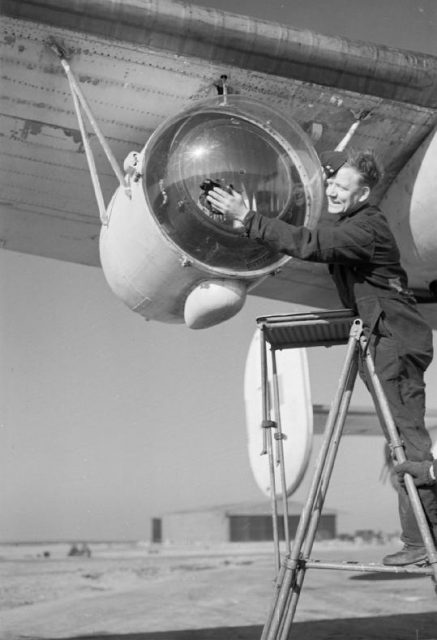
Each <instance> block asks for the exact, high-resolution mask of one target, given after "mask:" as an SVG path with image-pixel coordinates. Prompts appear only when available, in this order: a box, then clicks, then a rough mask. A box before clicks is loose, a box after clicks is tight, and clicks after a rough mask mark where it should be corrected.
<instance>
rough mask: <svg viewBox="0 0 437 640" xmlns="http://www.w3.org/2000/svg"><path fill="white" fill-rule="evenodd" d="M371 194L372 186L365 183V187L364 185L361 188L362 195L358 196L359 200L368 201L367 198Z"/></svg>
mask: <svg viewBox="0 0 437 640" xmlns="http://www.w3.org/2000/svg"><path fill="white" fill-rule="evenodd" d="M369 196H370V187H369V186H367V184H365V185H364V187H362V189H361V195H360V197H359V198H358V201H359V202H366V200H368V198H369Z"/></svg>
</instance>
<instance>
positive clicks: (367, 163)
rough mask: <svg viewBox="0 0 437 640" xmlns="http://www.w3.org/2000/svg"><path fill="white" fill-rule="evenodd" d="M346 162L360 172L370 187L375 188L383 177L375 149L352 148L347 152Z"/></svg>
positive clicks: (362, 178)
mask: <svg viewBox="0 0 437 640" xmlns="http://www.w3.org/2000/svg"><path fill="white" fill-rule="evenodd" d="M346 164H347V165H348V166H349V167H352V169H355V171H357V172H358V173H359V174H360V176H361V180H362V182H363V184H365V185H367V186H368V187H370V189H373V187H374V186H375V185H376V184H377V183H378V182H379V181H380V180H381V178H382V169H381V166H380V164H379V162H378V160H377V158H376V157H375V154H374V153H373V151H354V150H352V149H350V150H348V152H347V162H346Z"/></svg>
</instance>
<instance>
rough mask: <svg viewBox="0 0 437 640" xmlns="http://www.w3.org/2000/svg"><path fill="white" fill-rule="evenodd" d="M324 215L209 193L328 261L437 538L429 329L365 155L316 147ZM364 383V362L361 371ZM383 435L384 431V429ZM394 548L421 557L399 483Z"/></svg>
mask: <svg viewBox="0 0 437 640" xmlns="http://www.w3.org/2000/svg"><path fill="white" fill-rule="evenodd" d="M322 164H323V166H324V170H325V174H326V178H327V179H326V196H327V203H328V213H330V214H333V215H332V216H329V217H327V218H324V219H322V220H321V221H320V223H319V225H318V226H317V227H316V228H315V229H314V230H309V229H307V228H305V227H303V226H294V225H291V224H288V223H287V222H285V221H283V220H278V219H271V218H267V217H265V216H263V215H262V214H261V213H258V212H256V211H251V210H249V208H248V207H247V205H246V203H245V201H244V199H243V197H242V196H241V195H240V194H239V193H238V192H236V191H232V192H231V193H228V192H226V191H224V190H223V189H220V188H215V189H214V190H212V191H210V193H209V195H208V199H209V201H210V202H211V204H212V205H213V206H214V208H215V209H218V210H219V211H221V212H222V213H223V214H225V215H226V216H228V217H230V218H232V219H234V220H237V221H239V222H240V223H241V227H242V232H243V233H245V234H247V236H248V237H249V238H252V239H256V240H259V241H262V242H265V243H266V244H267V245H269V246H270V247H272V248H274V249H275V250H276V251H280V252H282V253H285V254H287V255H291V256H293V257H296V258H300V259H302V260H310V261H313V262H324V263H328V265H329V271H330V274H331V276H332V278H333V280H334V282H335V285H336V287H337V290H338V293H339V296H340V299H341V301H342V303H343V305H344V306H345V307H346V308H349V309H352V310H353V311H354V312H355V313H356V314H357V315H358V316H359V317H360V318H361V320H362V322H363V331H364V334H365V335H366V337H367V340H368V348H369V349H370V353H371V355H372V358H373V360H374V363H375V371H376V374H377V376H378V378H379V379H380V382H381V384H382V387H383V390H384V392H385V394H386V397H387V400H388V404H389V407H390V409H391V412H392V415H393V418H394V422H395V424H396V426H397V429H398V431H399V433H400V436H401V438H402V442H403V445H404V447H405V454H406V457H407V460H408V462H407V463H404V464H403V465H400V466H399V467H398V468H397V470H398V471H399V473H400V475H402V474H403V473H405V472H408V473H411V474H412V476H413V479H414V481H415V483H416V485H417V486H418V491H419V495H420V498H421V502H422V505H423V508H424V511H425V515H426V518H427V521H428V525H429V527H430V531H431V533H432V535H433V537H434V541H436V540H437V483H436V481H435V471H437V469H435V467H436V466H437V464H436V463H434V465H433V462H432V461H433V456H432V453H431V439H430V436H429V434H428V432H427V430H426V428H425V423H424V414H425V385H424V373H425V370H426V368H427V367H428V365H429V363H430V362H431V360H432V355H433V348H432V332H431V329H430V327H429V326H428V325H427V324H426V322H425V321H424V319H423V318H422V316H421V315H420V314H419V312H418V310H417V308H416V303H415V300H414V297H413V296H412V294H411V292H410V291H409V290H408V283H407V275H406V273H405V271H404V269H403V268H402V266H401V264H400V253H399V249H398V246H397V244H396V240H395V238H394V237H393V234H392V233H391V231H390V228H389V225H388V223H387V220H386V219H385V217H384V215H383V214H382V213H381V211H380V210H379V209H378V208H377V207H375V206H372V205H371V204H370V202H369V200H370V197H371V193H372V189H373V188H374V187H375V185H376V184H377V182H378V181H379V179H380V176H381V172H380V169H379V167H378V164H377V162H376V160H375V157H374V155H373V154H372V153H371V152H352V151H332V152H327V153H325V154H323V156H322ZM360 373H361V375H362V377H363V378H364V381H365V382H366V380H365V368H364V367H363V368H362V369H361V370H360ZM385 435H386V436H387V434H385ZM398 495H399V515H400V521H401V528H402V535H401V540H402V542H403V548H402V549H401V550H400V551H398V552H396V553H393V554H390V555H388V556H386V557H385V558H384V559H383V563H384V564H385V565H389V566H406V565H409V564H415V563H418V562H422V561H425V560H426V558H427V552H426V548H425V546H424V543H423V539H422V536H421V533H420V530H419V527H418V524H417V521H416V517H415V515H414V512H413V510H412V507H411V504H410V500H409V498H408V494H407V491H406V490H405V487H404V486H403V484H402V482H401V483H400V486H399V491H398Z"/></svg>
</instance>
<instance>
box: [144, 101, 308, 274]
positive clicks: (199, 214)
mask: <svg viewBox="0 0 437 640" xmlns="http://www.w3.org/2000/svg"><path fill="white" fill-rule="evenodd" d="M264 108H265V107H264ZM146 149H147V147H146ZM294 156H295V157H296V154H294ZM297 157H298V156H297ZM145 169H146V171H145V174H146V176H145V177H146V180H145V189H146V197H147V198H148V200H149V203H150V206H151V208H152V212H153V214H154V215H155V216H156V218H157V220H158V222H159V223H160V225H161V227H162V228H163V230H164V231H165V232H166V233H167V234H168V235H169V237H170V238H171V239H172V240H173V241H174V242H175V243H176V244H177V245H178V246H179V247H180V248H181V249H183V250H184V251H185V252H186V253H188V254H189V255H190V256H191V257H193V258H195V259H197V260H200V261H202V262H204V263H206V264H207V265H208V266H211V267H217V268H219V269H220V268H224V269H227V270H229V269H231V270H232V271H233V272H235V271H237V272H242V271H254V270H258V269H261V268H264V267H267V266H269V265H271V264H274V263H275V262H277V261H278V260H279V259H280V256H278V254H275V253H274V252H273V251H272V250H271V249H268V248H267V247H265V246H263V245H261V244H260V243H258V242H254V241H251V240H249V239H248V238H246V237H242V235H241V230H239V229H235V228H234V225H233V223H232V222H230V221H228V220H226V219H224V218H223V216H222V215H221V214H220V213H219V212H216V211H214V210H213V209H212V208H211V206H210V204H209V203H208V202H207V200H206V197H205V196H206V192H205V190H204V189H203V188H202V185H203V184H204V182H205V180H206V181H208V180H212V181H214V182H215V183H217V184H219V185H221V186H222V187H223V188H227V187H228V186H229V185H230V186H232V188H234V189H236V190H237V191H239V192H240V193H242V194H243V197H244V198H245V200H246V203H247V205H248V206H249V208H250V209H253V210H257V211H260V212H261V213H263V214H264V215H265V216H268V217H271V218H276V217H280V218H283V219H286V220H287V221H288V222H292V223H294V224H303V223H304V221H305V216H306V213H307V209H308V196H307V192H306V189H305V185H304V183H303V181H302V178H301V168H300V170H299V168H298V167H297V166H296V163H295V161H294V159H293V157H292V154H291V153H290V149H289V148H286V145H285V144H284V143H283V141H282V138H281V137H280V136H274V135H273V133H272V130H271V129H269V128H268V127H265V126H263V124H262V122H260V123H259V124H258V122H257V121H256V119H254V118H252V119H248V118H245V117H243V116H242V115H239V114H236V113H232V112H231V113H227V112H226V111H225V112H224V111H223V110H220V109H215V110H214V109H211V108H209V109H208V108H207V109H201V108H200V109H199V110H198V111H194V112H191V113H189V114H188V115H185V116H184V114H182V116H181V118H180V119H177V120H176V121H173V123H172V124H171V125H170V126H168V127H167V129H165V130H164V131H163V132H161V133H160V135H159V136H156V138H155V140H154V141H153V143H152V144H151V145H150V147H149V149H148V150H147V153H146V158H145Z"/></svg>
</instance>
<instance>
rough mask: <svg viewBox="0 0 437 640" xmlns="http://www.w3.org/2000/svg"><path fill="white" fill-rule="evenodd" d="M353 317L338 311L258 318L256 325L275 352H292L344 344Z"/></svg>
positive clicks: (351, 314) (352, 314)
mask: <svg viewBox="0 0 437 640" xmlns="http://www.w3.org/2000/svg"><path fill="white" fill-rule="evenodd" d="M355 317H356V315H355V314H354V313H353V311H352V310H351V309H340V310H336V311H317V312H312V313H293V314H279V315H272V316H261V317H259V318H257V320H256V321H257V324H258V326H259V327H261V328H262V329H263V331H264V335H265V338H266V340H267V342H269V343H270V345H271V346H272V347H273V348H274V349H293V348H298V347H299V348H300V347H316V346H324V347H329V346H333V345H336V344H346V343H347V341H348V339H349V334H350V330H351V321H352V320H353V319H354V318H355Z"/></svg>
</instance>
